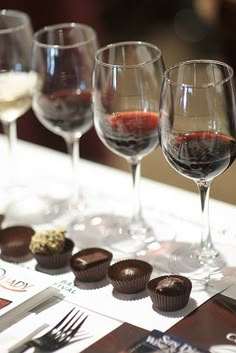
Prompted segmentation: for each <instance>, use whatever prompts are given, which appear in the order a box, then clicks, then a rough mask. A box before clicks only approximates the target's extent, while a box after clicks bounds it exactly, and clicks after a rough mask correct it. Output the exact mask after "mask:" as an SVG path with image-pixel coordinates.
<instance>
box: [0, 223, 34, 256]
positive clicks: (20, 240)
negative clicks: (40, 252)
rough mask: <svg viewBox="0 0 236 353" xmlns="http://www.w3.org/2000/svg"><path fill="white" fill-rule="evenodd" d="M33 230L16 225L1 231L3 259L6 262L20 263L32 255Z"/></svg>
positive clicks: (0, 243) (0, 244)
mask: <svg viewBox="0 0 236 353" xmlns="http://www.w3.org/2000/svg"><path fill="white" fill-rule="evenodd" d="M33 234H34V230H33V228H31V227H29V226H25V225H15V226H11V227H7V228H3V229H1V230H0V248H1V257H2V258H3V259H4V260H6V261H18V260H20V259H22V258H24V257H26V256H27V255H28V254H30V250H29V245H30V241H31V238H32V235H33Z"/></svg>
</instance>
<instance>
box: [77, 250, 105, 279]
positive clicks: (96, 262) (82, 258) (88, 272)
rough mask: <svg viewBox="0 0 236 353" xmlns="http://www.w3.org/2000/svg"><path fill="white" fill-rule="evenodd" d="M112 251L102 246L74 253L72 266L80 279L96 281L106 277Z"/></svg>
mask: <svg viewBox="0 0 236 353" xmlns="http://www.w3.org/2000/svg"><path fill="white" fill-rule="evenodd" d="M111 260H112V253H110V252H109V251H107V250H105V249H102V248H87V249H83V250H81V251H79V252H78V253H76V254H74V255H73V256H72V257H71V260H70V267H71V269H72V271H73V273H74V275H75V277H76V279H77V280H78V281H81V282H96V281H99V280H102V279H103V278H105V277H106V272H107V269H108V267H109V265H110V262H111Z"/></svg>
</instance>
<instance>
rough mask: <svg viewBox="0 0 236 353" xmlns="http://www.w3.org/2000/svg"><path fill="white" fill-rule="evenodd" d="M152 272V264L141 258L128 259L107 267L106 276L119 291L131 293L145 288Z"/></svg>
mask: <svg viewBox="0 0 236 353" xmlns="http://www.w3.org/2000/svg"><path fill="white" fill-rule="evenodd" d="M151 273H152V266H151V265H150V264H149V263H148V262H146V261H143V260H138V259H128V260H122V261H119V262H117V263H115V264H113V265H112V266H110V267H109V269H108V272H107V277H108V279H109V281H110V283H111V284H112V285H113V287H114V289H115V290H117V291H118V292H120V293H126V294H133V293H138V292H141V291H143V290H144V289H145V287H146V284H147V282H148V281H149V279H150V276H151Z"/></svg>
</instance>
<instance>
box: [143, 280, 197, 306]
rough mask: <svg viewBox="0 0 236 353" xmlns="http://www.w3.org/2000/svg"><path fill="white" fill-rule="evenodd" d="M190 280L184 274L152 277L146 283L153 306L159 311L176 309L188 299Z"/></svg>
mask: <svg viewBox="0 0 236 353" xmlns="http://www.w3.org/2000/svg"><path fill="white" fill-rule="evenodd" d="M191 289H192V283H191V281H190V280H189V279H188V278H187V277H184V276H179V275H166V276H161V277H157V278H154V279H152V280H151V281H149V282H148V284H147V291H148V293H149V295H150V298H151V300H152V303H153V306H154V308H157V309H159V310H161V311H176V310H180V309H182V308H184V307H185V306H186V305H187V304H188V301H189V297H190V293H191Z"/></svg>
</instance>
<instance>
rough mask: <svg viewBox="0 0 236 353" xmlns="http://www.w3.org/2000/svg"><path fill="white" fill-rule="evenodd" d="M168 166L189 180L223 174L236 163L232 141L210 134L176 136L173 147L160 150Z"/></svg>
mask: <svg viewBox="0 0 236 353" xmlns="http://www.w3.org/2000/svg"><path fill="white" fill-rule="evenodd" d="M163 152H164V154H165V155H166V157H167V159H168V161H169V163H170V164H171V165H172V167H173V168H175V169H176V170H177V171H178V172H179V173H181V174H183V175H184V176H186V177H189V178H191V179H204V180H206V179H212V178H215V177H216V176H217V175H219V174H221V173H222V172H223V171H225V170H226V169H227V168H228V167H229V166H230V165H231V164H232V163H233V161H234V160H235V155H236V143H235V140H234V139H233V138H230V137H229V136H226V135H222V134H219V133H213V132H204V131H199V132H190V133H186V134H179V135H178V136H177V137H176V138H175V140H174V143H172V144H168V147H165V146H164V147H163Z"/></svg>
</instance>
